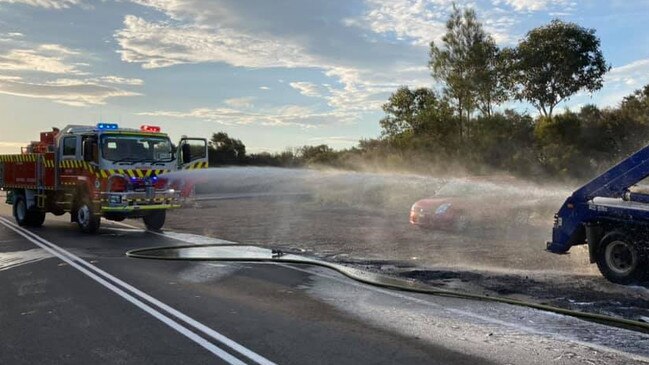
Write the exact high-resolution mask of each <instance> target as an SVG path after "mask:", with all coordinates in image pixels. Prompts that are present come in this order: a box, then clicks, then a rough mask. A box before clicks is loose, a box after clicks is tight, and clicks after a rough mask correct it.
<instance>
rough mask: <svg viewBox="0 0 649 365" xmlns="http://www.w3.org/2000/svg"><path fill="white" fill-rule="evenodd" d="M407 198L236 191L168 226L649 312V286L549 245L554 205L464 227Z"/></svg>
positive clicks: (627, 313) (440, 283)
mask: <svg viewBox="0 0 649 365" xmlns="http://www.w3.org/2000/svg"><path fill="white" fill-rule="evenodd" d="M553 203H554V202H553ZM410 204H411V202H410V201H404V202H403V205H402V206H398V205H396V206H395V205H389V206H387V205H383V206H382V205H376V204H365V205H363V204H356V203H353V204H351V203H349V202H346V201H344V200H339V199H330V198H326V197H324V198H323V196H321V195H318V194H309V195H300V194H298V195H278V196H275V197H273V196H255V195H250V196H245V195H243V196H241V195H239V196H237V195H232V196H229V197H228V198H227V199H222V197H221V198H218V199H207V200H202V201H199V202H197V203H196V204H195V205H194V206H193V207H190V208H187V209H183V210H179V211H175V212H173V213H171V214H170V215H169V216H168V221H167V225H166V227H167V228H169V229H171V230H174V231H179V232H188V233H195V234H201V235H207V236H211V237H217V238H222V239H226V240H231V241H235V242H239V243H243V244H251V245H258V246H262V247H272V248H281V249H283V250H286V251H297V252H304V253H305V254H307V255H312V256H317V257H319V258H322V259H325V260H329V261H334V262H338V263H343V264H348V265H353V266H356V267H358V266H362V267H364V268H366V269H368V270H373V271H381V272H382V273H388V274H392V275H397V276H401V277H404V278H409V279H416V280H419V281H422V282H425V283H427V284H430V285H433V286H435V287H439V288H445V289H453V290H459V291H464V292H470V293H475V294H485V295H491V296H506V297H511V298H515V299H523V300H528V301H534V302H538V303H544V304H551V305H555V306H560V307H564V308H570V309H576V310H581V311H588V312H595V313H602V314H609V315H615V316H621V317H624V318H630V319H636V320H647V318H648V317H649V289H647V287H638V286H636V287H626V286H620V285H616V284H612V283H609V282H608V281H606V280H605V279H604V278H602V277H601V276H600V274H599V272H598V271H597V268H596V267H595V266H594V265H590V264H589V263H588V255H587V251H586V249H585V248H583V247H576V248H573V249H572V250H571V253H570V254H568V255H554V254H550V253H547V252H545V251H544V240H546V239H548V238H549V236H550V233H551V215H550V219H549V220H548V219H543V218H542V217H540V216H538V214H536V213H538V212H534V211H523V212H525V214H527V215H528V216H527V217H524V219H521V217H520V216H521V213H520V212H517V213H511V212H509V211H508V212H509V213H511V214H512V215H513V216H514V217H501V218H499V219H496V220H494V219H489V218H488V217H487V218H486V217H485V215H484V214H480V215H476V217H474V218H473V220H471V219H470V224H469V225H468V227H467V228H466V229H465V230H464V231H461V232H458V231H439V230H426V229H418V228H416V227H412V226H411V225H410V224H409V223H408V221H407V214H408V209H409V206H410ZM490 209H491V208H490ZM493 209H494V210H495V208H493ZM545 210H546V209H545V208H543V207H539V208H538V209H537V211H542V212H544V213H545ZM494 214H495V213H494Z"/></svg>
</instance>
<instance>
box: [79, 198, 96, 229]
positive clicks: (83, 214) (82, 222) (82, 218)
mask: <svg viewBox="0 0 649 365" xmlns="http://www.w3.org/2000/svg"><path fill="white" fill-rule="evenodd" d="M94 213H95V212H94V210H93V208H92V204H90V202H89V201H88V199H83V200H82V201H81V203H80V204H79V206H78V207H77V224H79V228H80V229H81V231H82V232H84V233H95V232H97V230H98V229H99V222H100V219H101V218H100V217H99V216H97V215H95V214H94Z"/></svg>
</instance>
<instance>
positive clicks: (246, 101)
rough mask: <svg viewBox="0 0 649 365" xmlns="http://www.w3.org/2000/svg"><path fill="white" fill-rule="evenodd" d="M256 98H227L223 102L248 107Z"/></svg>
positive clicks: (230, 105)
mask: <svg viewBox="0 0 649 365" xmlns="http://www.w3.org/2000/svg"><path fill="white" fill-rule="evenodd" d="M254 99H255V98H253V97H244V98H231V99H225V100H224V101H223V103H224V104H225V105H227V106H229V107H232V108H242V109H248V108H251V107H252V106H253V105H252V101H253V100H254Z"/></svg>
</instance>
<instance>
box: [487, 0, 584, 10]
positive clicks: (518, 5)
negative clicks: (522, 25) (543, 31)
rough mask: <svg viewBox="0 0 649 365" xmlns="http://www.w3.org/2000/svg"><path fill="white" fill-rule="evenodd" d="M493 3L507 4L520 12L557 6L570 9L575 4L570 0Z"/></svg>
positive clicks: (498, 1)
mask: <svg viewBox="0 0 649 365" xmlns="http://www.w3.org/2000/svg"><path fill="white" fill-rule="evenodd" d="M492 3H493V4H494V5H496V6H498V5H501V4H507V5H509V6H510V7H512V8H514V10H516V11H520V12H532V11H540V10H545V9H548V8H550V7H555V6H560V7H562V8H564V9H566V10H570V9H572V6H573V4H572V3H571V1H568V0H493V1H492Z"/></svg>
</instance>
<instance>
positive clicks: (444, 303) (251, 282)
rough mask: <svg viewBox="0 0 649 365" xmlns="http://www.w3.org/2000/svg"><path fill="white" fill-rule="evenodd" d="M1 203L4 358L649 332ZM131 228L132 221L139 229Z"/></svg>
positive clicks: (297, 358)
mask: <svg viewBox="0 0 649 365" xmlns="http://www.w3.org/2000/svg"><path fill="white" fill-rule="evenodd" d="M8 208H9V207H8V206H6V205H2V206H1V207H0V324H1V326H2V330H0V363H2V364H5V363H7V364H16V363H18V364H21V363H22V364H33V363H84V364H87V363H110V364H114V363H119V364H142V363H156V364H160V363H191V364H201V363H210V364H212V363H230V364H238V363H261V364H269V363H278V364H305V363H308V364H318V363H323V364H324V363H327V364H331V363H335V364H358V363H376V364H378V363H386V364H387V363H390V364H393V363H403V364H477V363H481V364H482V363H502V364H505V363H511V364H547V363H555V364H572V363H590V364H629V363H643V362H645V361H649V357H648V356H649V336H647V335H641V334H637V333H633V332H629V331H625V330H621V329H612V328H608V327H605V326H601V325H597V324H592V323H587V322H583V321H580V320H576V319H573V318H568V317H563V316H558V315H554V314H550V313H544V312H539V311H535V310H530V309H524V308H517V307H511V306H507V305H502V304H495V303H483V302H473V301H466V300H459V299H452V298H437V297H427V296H422V295H415V294H409V293H404V292H394V291H387V290H383V289H378V288H375V287H371V286H366V285H362V284H359V283H356V282H354V281H351V280H349V279H346V278H344V277H342V276H340V275H339V274H336V273H334V272H331V271H328V270H325V269H318V268H312V267H306V266H291V265H271V264H252V263H209V262H183V261H153V260H138V259H132V258H128V257H126V256H125V255H124V253H125V252H126V251H127V250H130V249H135V248H144V247H154V246H173V245H179V244H188V243H198V244H201V243H218V242H222V241H219V240H218V239H214V238H208V237H203V236H196V235H191V234H179V233H175V232H173V231H167V232H165V233H164V234H154V233H150V232H146V231H144V230H143V229H141V225H140V224H139V222H137V221H135V222H132V221H127V222H125V223H128V225H124V224H116V223H110V222H104V223H103V226H102V229H101V230H100V232H99V234H97V235H94V236H88V235H84V234H81V233H79V232H78V231H77V229H76V227H75V226H74V225H71V224H70V223H69V222H67V220H66V218H67V216H64V217H60V218H56V217H52V216H51V215H48V217H47V220H46V223H45V226H44V227H43V228H40V229H30V230H24V229H21V228H18V227H16V226H15V225H13V220H12V219H11V218H10V211H9V209H8ZM131 224H132V225H131Z"/></svg>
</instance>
